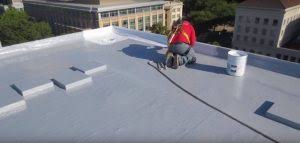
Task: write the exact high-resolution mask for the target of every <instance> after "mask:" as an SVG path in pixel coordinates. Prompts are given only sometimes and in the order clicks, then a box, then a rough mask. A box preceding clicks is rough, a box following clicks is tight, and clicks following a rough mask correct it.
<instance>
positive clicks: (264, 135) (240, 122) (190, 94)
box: [148, 63, 279, 143]
mask: <svg viewBox="0 0 300 143" xmlns="http://www.w3.org/2000/svg"><path fill="white" fill-rule="evenodd" d="M148 65H150V66H151V67H153V68H154V69H155V70H157V71H158V72H159V73H160V74H161V75H162V76H164V77H165V78H166V79H167V80H169V81H170V82H171V83H172V84H173V85H174V86H176V87H177V88H179V89H180V90H182V91H183V92H185V93H186V94H188V95H189V96H191V97H193V98H194V99H196V100H198V101H199V102H201V103H203V104H205V105H207V106H208V107H210V108H212V109H213V110H215V111H217V112H219V113H221V114H223V115H224V116H226V117H228V118H230V119H232V120H234V121H236V122H238V123H239V124H241V125H243V126H245V127H247V128H248V129H250V130H252V131H254V132H255V133H257V134H259V135H261V136H263V137H265V138H267V139H268V140H270V141H272V142H274V143H279V141H277V140H275V139H273V138H272V137H270V136H268V135H266V134H264V133H263V132H261V131H259V130H257V129H255V128H253V127H251V126H250V125H248V124H246V123H244V122H242V121H240V120H239V119H237V118H235V117H233V116H231V115H229V114H227V113H226V112H224V111H222V110H221V109H219V108H217V107H215V106H213V105H212V104H210V103H208V102H206V101H204V100H202V99H201V98H199V97H197V96H196V95H194V94H193V93H191V92H189V91H188V90H186V89H185V88H183V87H182V86H180V85H179V84H178V83H176V82H175V81H174V80H172V79H171V78H170V77H169V76H167V75H166V74H165V73H164V72H163V71H161V70H159V69H158V68H157V67H155V66H154V65H151V64H149V63H148Z"/></svg>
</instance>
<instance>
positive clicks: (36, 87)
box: [11, 80, 54, 97]
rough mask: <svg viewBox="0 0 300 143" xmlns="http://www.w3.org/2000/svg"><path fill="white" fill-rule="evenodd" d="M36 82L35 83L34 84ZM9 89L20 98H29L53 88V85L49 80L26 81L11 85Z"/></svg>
mask: <svg viewBox="0 0 300 143" xmlns="http://www.w3.org/2000/svg"><path fill="white" fill-rule="evenodd" d="M36 81H37V82H36ZM11 87H12V88H13V89H14V90H16V91H17V92H18V93H19V94H21V95H22V96H24V97H26V96H30V95H34V94H38V93H40V92H43V91H46V90H49V89H51V88H53V87H54V84H53V82H52V81H50V80H46V81H45V80H44V81H43V80H42V81H39V80H28V81H24V82H20V83H16V84H13V85H11Z"/></svg>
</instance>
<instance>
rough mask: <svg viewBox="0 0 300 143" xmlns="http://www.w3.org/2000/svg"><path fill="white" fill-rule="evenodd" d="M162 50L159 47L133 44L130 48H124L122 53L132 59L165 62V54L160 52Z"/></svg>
mask: <svg viewBox="0 0 300 143" xmlns="http://www.w3.org/2000/svg"><path fill="white" fill-rule="evenodd" d="M161 49H163V48H162V47H158V46H153V47H150V46H145V45H139V44H131V45H129V47H126V48H123V49H122V50H121V51H122V52H123V53H125V54H126V55H128V56H130V57H135V58H139V59H145V60H150V61H155V62H162V61H164V54H161V53H159V52H158V51H159V50H161Z"/></svg>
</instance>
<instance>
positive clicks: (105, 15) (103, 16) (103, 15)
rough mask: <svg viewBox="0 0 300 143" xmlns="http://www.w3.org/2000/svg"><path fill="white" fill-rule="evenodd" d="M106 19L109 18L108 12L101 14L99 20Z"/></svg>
mask: <svg viewBox="0 0 300 143" xmlns="http://www.w3.org/2000/svg"><path fill="white" fill-rule="evenodd" d="M106 17H109V13H108V12H103V13H101V18H106Z"/></svg>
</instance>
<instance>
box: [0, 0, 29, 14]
mask: <svg viewBox="0 0 300 143" xmlns="http://www.w3.org/2000/svg"><path fill="white" fill-rule="evenodd" d="M9 7H13V8H15V9H19V10H23V9H24V6H23V1H22V0H0V13H2V12H4V11H5V10H6V9H8V8H9Z"/></svg>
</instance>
